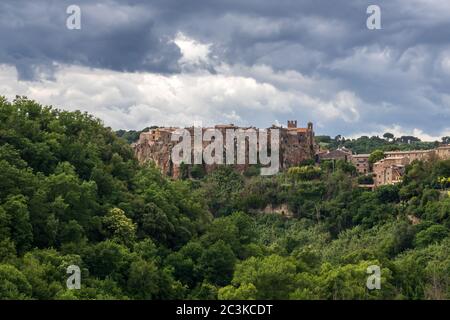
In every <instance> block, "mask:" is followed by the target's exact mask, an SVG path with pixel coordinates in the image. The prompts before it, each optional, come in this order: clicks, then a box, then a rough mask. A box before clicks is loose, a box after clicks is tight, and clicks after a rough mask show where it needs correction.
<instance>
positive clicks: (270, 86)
mask: <svg viewBox="0 0 450 320" xmlns="http://www.w3.org/2000/svg"><path fill="white" fill-rule="evenodd" d="M223 70H228V71H226V72H223V73H217V74H210V73H207V72H185V73H181V74H176V75H161V74H154V73H125V72H115V71H109V70H100V69H91V68H85V67H79V66H64V65H62V66H58V68H57V71H56V72H55V75H54V78H55V79H54V81H49V80H45V79H44V80H41V81H35V82H29V81H19V80H17V73H16V70H15V68H14V67H11V66H6V65H2V66H1V67H0V90H1V92H3V94H5V95H6V96H7V97H8V98H10V99H12V98H13V97H14V96H15V95H16V94H18V95H25V96H28V97H29V98H32V99H35V100H37V101H39V102H40V103H43V104H49V105H54V106H56V107H60V108H66V109H69V110H74V109H81V110H83V111H88V112H90V113H92V114H94V115H95V116H97V117H99V118H100V119H102V120H103V121H104V122H105V124H106V125H109V126H111V127H113V128H115V129H119V128H125V129H139V128H143V127H146V126H148V125H153V124H157V125H182V126H183V125H191V124H192V123H193V122H194V121H203V122H204V123H205V124H214V123H222V122H235V123H237V124H242V125H247V124H252V125H258V123H256V122H257V121H259V125H261V126H270V124H272V123H273V122H274V119H279V118H284V119H287V118H296V117H297V115H301V116H302V117H301V119H302V120H303V122H305V123H306V121H308V120H312V118H315V119H320V121H321V122H322V123H325V124H326V123H329V122H332V121H334V120H336V119H341V120H344V121H348V122H353V121H356V120H357V119H358V116H359V114H358V107H357V103H358V98H357V97H356V96H355V94H354V93H351V92H347V91H340V92H337V93H336V94H335V96H332V97H331V98H330V99H325V98H320V97H318V96H316V95H314V94H313V85H312V84H313V83H315V82H319V81H318V80H310V79H308V78H306V77H304V76H303V75H301V74H298V73H292V72H287V73H286V74H284V75H283V74H282V73H275V72H274V71H273V70H272V69H270V68H268V67H263V66H256V67H255V68H254V70H250V69H248V68H247V69H246V70H245V71H244V72H242V74H240V73H239V70H243V69H242V68H235V69H234V71H233V69H232V68H230V67H224V69H223ZM263 74H264V76H262V75H263ZM293 75H295V77H293ZM258 77H260V78H262V79H261V80H258ZM283 77H286V78H289V79H290V80H289V81H287V82H288V84H289V85H288V86H287V87H285V88H283V89H280V88H279V87H278V84H280V83H282V82H285V83H286V81H283ZM271 82H272V83H271ZM296 84H297V85H301V84H304V85H305V90H304V91H302V90H301V87H296V88H295V90H294V89H293V88H294V87H295V85H296ZM308 84H309V85H308Z"/></svg>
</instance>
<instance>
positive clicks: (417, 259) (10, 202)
mask: <svg viewBox="0 0 450 320" xmlns="http://www.w3.org/2000/svg"><path fill="white" fill-rule="evenodd" d="M136 134H137V133H134V135H132V134H130V135H126V132H121V135H122V136H124V137H126V138H127V139H128V140H129V141H131V140H134V139H135V138H136ZM368 139H369V140H370V138H368ZM325 140H326V139H325ZM375 140H376V139H375ZM381 140H383V141H384V142H383V143H385V144H392V143H397V142H395V141H398V140H396V139H394V138H393V137H391V136H386V139H381ZM387 140H389V141H387ZM410 140H411V139H410ZM333 141H335V142H336V143H341V144H342V143H347V142H344V140H343V138H342V137H340V138H339V139H337V140H336V139H335V140H333ZM362 141H367V139H365V138H364V139H363V138H361V141H360V142H362ZM329 143H331V142H329ZM351 143H354V141H351ZM361 149H363V148H362V147H361ZM369 149H370V151H373V150H374V149H372V147H370V148H369V147H367V148H366V149H364V151H367V150H369ZM383 150H385V149H383ZM194 172H195V174H194V175H193V176H192V178H189V177H188V176H187V177H185V178H186V179H184V180H177V181H174V180H171V179H168V178H166V177H164V176H162V175H161V173H160V172H159V170H158V169H157V168H155V167H154V166H153V165H152V164H148V165H145V166H140V165H138V163H137V162H136V160H135V158H134V156H133V152H132V149H131V148H130V146H129V144H128V143H127V141H125V140H124V139H121V138H119V137H118V136H117V135H116V134H115V133H114V132H113V131H111V129H109V128H105V127H104V126H103V124H102V123H101V121H100V120H98V119H95V118H93V117H92V116H90V115H88V114H85V113H81V112H67V111H61V110H57V109H54V108H51V107H45V106H41V105H39V104H38V103H36V102H34V101H31V100H28V99H26V98H23V97H18V98H17V99H16V100H14V101H13V102H9V101H7V100H6V99H4V98H0V298H2V299H443V298H447V299H448V298H450V281H449V270H450V250H449V249H448V248H449V246H450V229H449V228H450V198H449V194H448V189H447V188H448V187H449V185H448V184H447V181H448V180H447V179H448V178H449V177H450V161H433V162H426V163H424V162H417V161H416V162H413V163H412V164H411V165H409V166H408V167H407V170H406V175H405V178H404V180H403V182H402V183H401V184H399V185H395V186H385V187H381V188H378V189H377V190H376V191H373V192H372V191H367V190H363V189H360V188H358V179H360V177H358V176H357V174H356V171H355V170H354V167H352V166H351V165H349V164H346V163H337V164H336V165H335V166H329V165H327V164H322V166H320V167H319V166H314V164H313V163H302V164H299V166H298V167H294V168H291V169H290V170H288V171H287V172H283V173H280V174H278V175H275V176H270V177H262V176H260V175H258V174H257V172H258V171H257V168H254V169H252V170H251V171H250V172H248V173H247V174H245V175H240V174H238V173H236V172H235V171H233V169H232V168H230V167H226V166H224V167H220V168H219V169H217V170H215V171H214V172H212V173H210V174H206V173H205V172H203V171H202V170H200V168H196V169H195V170H194ZM191 173H192V172H191ZM360 180H361V179H360ZM267 208H272V209H271V210H272V211H274V212H278V214H277V213H269V212H268V209H267ZM269 211H270V210H269ZM69 265H77V266H79V267H80V269H81V274H82V278H81V279H82V282H81V289H80V290H69V289H67V287H66V280H67V273H66V270H67V267H68V266H69ZM369 266H379V267H380V270H381V289H380V290H369V289H368V288H367V286H366V281H367V278H368V276H369V274H368V273H367V269H368V267H369Z"/></svg>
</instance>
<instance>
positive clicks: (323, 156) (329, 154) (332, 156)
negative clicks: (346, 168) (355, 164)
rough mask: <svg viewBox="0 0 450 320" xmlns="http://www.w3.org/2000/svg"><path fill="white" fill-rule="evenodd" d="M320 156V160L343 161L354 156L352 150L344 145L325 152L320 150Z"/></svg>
mask: <svg viewBox="0 0 450 320" xmlns="http://www.w3.org/2000/svg"><path fill="white" fill-rule="evenodd" d="M318 156H319V160H320V161H323V160H336V161H337V160H342V161H345V162H347V161H350V159H351V157H352V152H351V150H349V149H347V148H345V147H342V148H339V149H336V150H331V151H330V150H327V151H324V152H320V153H319V154H318Z"/></svg>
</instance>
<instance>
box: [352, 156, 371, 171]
mask: <svg viewBox="0 0 450 320" xmlns="http://www.w3.org/2000/svg"><path fill="white" fill-rule="evenodd" d="M369 156H370V154H363V153H361V154H354V155H352V156H351V158H350V160H351V162H352V163H353V165H354V166H355V168H356V171H358V173H360V174H366V173H369V172H370V164H369Z"/></svg>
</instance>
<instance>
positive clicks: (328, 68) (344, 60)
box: [0, 0, 450, 135]
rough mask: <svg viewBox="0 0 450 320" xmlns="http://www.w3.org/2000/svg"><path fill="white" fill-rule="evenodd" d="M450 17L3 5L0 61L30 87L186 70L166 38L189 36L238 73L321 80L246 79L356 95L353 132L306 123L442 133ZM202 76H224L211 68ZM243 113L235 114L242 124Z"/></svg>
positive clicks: (142, 5)
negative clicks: (75, 24) (70, 78)
mask: <svg viewBox="0 0 450 320" xmlns="http://www.w3.org/2000/svg"><path fill="white" fill-rule="evenodd" d="M70 4H77V5H79V6H80V7H81V9H82V30H77V31H71V30H67V29H66V27H65V20H66V18H67V15H66V13H65V10H66V8H67V6H68V5H70ZM370 4H377V5H379V6H380V7H381V13H382V30H375V31H370V30H368V29H367V28H366V19H367V14H366V9H367V6H368V5H370ZM449 19H450V3H448V1H439V0H408V1H407V0H378V1H368V0H303V1H301V0H277V1H269V0H245V1H243V0H215V1H211V0H152V1H143V0H142V1H138V0H129V1H120V0H109V1H97V0H89V1H88V0H78V1H77V0H70V1H66V0H64V1H51V0H42V1H21V0H19V1H17V0H2V2H1V3H0V64H1V63H6V64H10V65H14V66H15V67H16V68H17V70H18V72H19V75H20V77H21V78H23V79H32V78H33V77H34V76H35V75H36V74H40V75H42V74H44V75H47V76H48V77H50V78H51V76H52V74H53V71H54V70H55V68H56V67H57V65H55V63H56V64H69V65H71V64H75V65H82V66H87V67H95V68H102V69H110V70H116V71H131V72H134V71H138V72H157V73H169V74H172V73H179V72H185V71H186V70H187V69H183V68H182V67H181V66H180V63H179V62H180V58H181V52H180V49H179V47H178V46H177V45H176V44H175V43H174V42H173V41H171V40H173V39H174V38H175V37H176V35H177V34H178V33H179V32H182V33H183V34H185V35H188V36H189V37H190V38H191V39H195V40H197V41H199V42H202V43H207V44H210V45H211V46H210V50H211V52H210V55H211V57H214V59H216V60H215V61H218V62H221V63H225V64H227V65H229V66H231V67H232V66H235V65H236V66H243V67H244V68H251V67H253V66H259V65H266V66H269V67H270V68H271V70H273V72H274V73H280V74H283V73H284V72H291V71H293V72H297V73H299V74H301V75H304V76H306V77H309V78H311V79H313V80H314V81H315V83H316V86H315V87H314V88H296V87H292V86H290V85H288V84H286V83H285V82H283V81H278V82H274V81H272V80H271V79H269V78H270V77H266V76H263V75H261V74H258V75H254V74H253V75H249V76H251V77H255V80H256V81H258V82H266V81H267V82H268V83H270V84H271V85H273V86H274V87H275V88H276V89H277V90H279V91H281V92H282V93H288V94H290V93H292V94H294V95H295V94H297V93H298V91H301V90H303V91H302V93H305V94H307V95H309V96H310V97H313V98H317V99H319V100H320V101H324V103H325V104H326V102H327V101H329V102H330V103H333V99H335V98H336V96H338V95H339V92H350V93H351V94H354V96H355V99H354V101H357V105H356V106H355V107H354V108H353V109H355V110H353V109H352V110H353V111H352V112H354V113H357V116H355V117H353V118H354V119H353V118H352V119H350V120H351V121H350V122H351V125H349V123H346V122H345V121H342V120H336V121H332V120H329V119H328V118H327V120H326V121H325V120H323V119H321V118H317V117H316V118H313V119H310V120H313V121H314V122H317V123H321V122H323V123H324V127H323V131H325V132H327V133H330V134H338V133H344V132H346V133H347V134H352V133H359V132H363V131H373V132H375V131H377V130H380V129H379V128H381V127H389V126H394V125H398V126H400V127H402V128H404V129H405V130H412V129H415V128H420V129H422V130H424V131H426V132H427V133H428V134H432V135H439V134H441V133H442V132H443V131H445V130H450V129H449V127H450V125H448V123H449V121H448V120H449V118H450V97H449V95H450V86H448V85H447V84H448V83H449V80H450V28H449V27H450V22H449V21H450V20H449ZM199 66H200V65H196V66H194V68H196V67H199ZM202 68H203V69H204V70H206V71H208V72H210V73H211V74H212V75H214V74H216V73H217V70H216V68H215V66H214V64H209V65H207V67H202ZM189 70H190V71H192V68H191V69H189ZM258 77H259V78H258ZM285 77H287V78H289V75H287V76H285ZM316 80H317V81H316ZM271 81H272V82H271ZM287 82H289V81H287ZM344 96H348V95H344ZM350 96H351V95H350ZM300 101H304V99H303V100H302V99H300ZM352 101H353V100H352ZM349 103H351V102H349ZM355 103H356V102H355ZM299 110H301V111H298V114H296V112H297V111H296V109H294V110H293V111H292V114H291V115H289V116H290V117H293V118H294V117H298V118H302V117H303V116H305V115H304V110H305V108H304V107H303V108H302V106H299ZM237 112H239V110H237ZM245 112H246V111H242V113H241V114H239V115H240V116H241V117H242V118H246V117H247V115H246V113H245ZM310 115H311V116H313V115H314V113H313V112H311V113H310ZM261 117H263V116H261ZM250 118H251V117H250ZM343 118H345V117H343ZM244 120H247V121H248V120H251V119H244ZM271 120H273V119H270V120H267V119H266V120H265V121H264V120H261V123H263V122H265V123H267V122H270V121H271ZM322 120H323V121H322Z"/></svg>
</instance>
